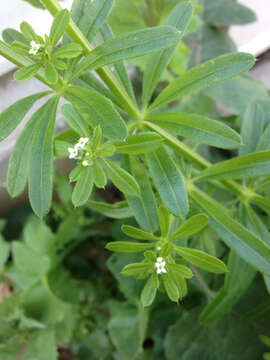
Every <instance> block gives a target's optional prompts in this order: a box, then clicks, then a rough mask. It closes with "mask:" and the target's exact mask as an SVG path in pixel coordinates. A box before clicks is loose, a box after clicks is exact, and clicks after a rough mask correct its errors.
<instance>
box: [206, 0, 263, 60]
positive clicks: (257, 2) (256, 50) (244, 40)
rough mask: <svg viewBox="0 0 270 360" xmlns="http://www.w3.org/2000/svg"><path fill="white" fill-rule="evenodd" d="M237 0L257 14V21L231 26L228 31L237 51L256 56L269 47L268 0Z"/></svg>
mask: <svg viewBox="0 0 270 360" xmlns="http://www.w3.org/2000/svg"><path fill="white" fill-rule="evenodd" d="M213 1H215V0H213ZM238 2H239V3H241V4H243V5H245V6H247V7H249V8H250V9H252V10H253V11H254V12H255V14H256V15H257V21H256V22H254V23H251V24H247V25H239V26H232V27H231V28H230V30H229V33H230V35H231V36H232V38H233V39H234V41H235V43H236V45H237V48H238V50H239V51H245V52H249V53H251V54H253V55H255V56H258V55H260V54H262V53H263V52H265V51H266V50H268V49H269V48H270V0H238Z"/></svg>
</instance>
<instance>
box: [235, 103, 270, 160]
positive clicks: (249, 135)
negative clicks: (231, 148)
mask: <svg viewBox="0 0 270 360" xmlns="http://www.w3.org/2000/svg"><path fill="white" fill-rule="evenodd" d="M263 128H264V113H263V109H262V107H261V106H260V104H257V103H255V102H252V103H250V104H249V105H248V106H247V109H246V111H245V113H244V115H243V122H242V127H241V136H242V139H243V144H244V145H243V146H241V148H240V149H239V155H247V154H249V153H253V152H255V151H256V148H257V145H258V144H259V141H260V138H261V136H262V132H263ZM263 150H264V149H263ZM265 150H267V149H265Z"/></svg>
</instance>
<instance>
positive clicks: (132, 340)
mask: <svg viewBox="0 0 270 360" xmlns="http://www.w3.org/2000/svg"><path fill="white" fill-rule="evenodd" d="M114 304H115V305H114V308H115V309H114V308H113V309H112V310H110V313H111V314H112V315H111V317H110V320H109V322H108V331H109V336H110V340H111V342H112V344H113V346H114V348H115V349H116V350H117V357H118V359H121V360H135V359H136V360H137V359H138V360H139V358H138V356H140V354H141V353H142V352H143V348H142V345H143V342H144V339H145V337H146V329H147V322H148V312H147V310H146V309H143V307H142V306H141V303H140V302H139V301H138V300H137V303H136V307H135V306H130V305H128V304H123V303H122V302H120V301H118V302H115V303H114ZM111 353H112V350H111V351H110V353H109V356H111ZM103 356H104V352H102V356H100V357H99V358H102V357H103ZM90 358H91V359H94V358H93V357H88V359H90Z"/></svg>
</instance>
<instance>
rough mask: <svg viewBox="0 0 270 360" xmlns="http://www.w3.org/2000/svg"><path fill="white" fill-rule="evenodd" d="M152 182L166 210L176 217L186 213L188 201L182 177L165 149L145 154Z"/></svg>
mask: <svg viewBox="0 0 270 360" xmlns="http://www.w3.org/2000/svg"><path fill="white" fill-rule="evenodd" d="M145 156H146V162H147V165H148V167H149V170H150V173H151V176H152V179H153V182H154V184H155V187H156V189H157V191H158V192H159V194H160V197H161V199H162V200H163V202H164V204H165V205H166V206H167V208H168V209H169V210H170V211H171V212H172V213H173V214H174V215H176V216H180V217H184V216H185V215H186V214H187V212H188V208H189V205H188V199H187V194H186V189H185V185H184V180H183V176H182V174H181V172H180V170H179V169H178V168H177V166H176V164H175V162H174V161H173V160H172V158H171V156H170V154H169V153H168V151H167V150H166V149H165V147H160V148H159V149H158V150H156V151H155V152H154V153H149V154H146V155H145Z"/></svg>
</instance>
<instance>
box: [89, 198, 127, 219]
mask: <svg viewBox="0 0 270 360" xmlns="http://www.w3.org/2000/svg"><path fill="white" fill-rule="evenodd" d="M87 205H88V206H89V207H90V209H92V210H93V211H97V212H99V213H101V214H102V215H105V216H107V217H109V218H112V219H126V218H129V217H131V216H133V213H132V211H131V209H130V207H129V206H128V203H127V201H120V202H117V203H115V204H107V203H103V202H100V201H93V200H89V201H88V203H87Z"/></svg>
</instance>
